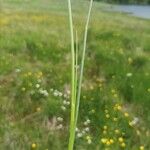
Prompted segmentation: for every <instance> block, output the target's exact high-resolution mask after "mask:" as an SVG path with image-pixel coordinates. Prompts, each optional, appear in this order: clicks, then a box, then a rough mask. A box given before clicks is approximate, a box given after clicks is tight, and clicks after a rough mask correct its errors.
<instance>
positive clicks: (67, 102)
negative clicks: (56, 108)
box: [50, 89, 70, 111]
mask: <svg viewBox="0 0 150 150" xmlns="http://www.w3.org/2000/svg"><path fill="white" fill-rule="evenodd" d="M50 91H51V92H52V94H53V96H55V97H58V98H61V99H62V105H61V106H60V107H61V109H62V110H63V111H66V109H67V107H68V106H70V91H69V90H68V91H67V92H66V93H65V94H63V93H62V92H60V91H58V90H54V89H50Z"/></svg>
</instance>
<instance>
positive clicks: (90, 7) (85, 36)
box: [75, 0, 93, 126]
mask: <svg viewBox="0 0 150 150" xmlns="http://www.w3.org/2000/svg"><path fill="white" fill-rule="evenodd" d="M92 5H93V0H91V1H90V6H89V12H88V15H87V20H86V25H85V31H84V43H83V53H82V59H81V70H80V77H79V86H78V91H77V93H78V95H77V104H76V121H75V126H76V124H77V120H78V114H79V105H80V97H81V86H82V78H83V69H84V60H85V52H86V44H87V33H88V25H89V20H90V15H91V10H92Z"/></svg>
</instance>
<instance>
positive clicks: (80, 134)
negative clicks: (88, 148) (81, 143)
mask: <svg viewBox="0 0 150 150" xmlns="http://www.w3.org/2000/svg"><path fill="white" fill-rule="evenodd" d="M90 123H91V121H90V120H89V119H86V120H85V121H84V122H83V127H82V129H78V128H76V136H77V138H79V139H80V138H85V140H86V141H87V143H88V144H91V143H92V137H91V136H90Z"/></svg>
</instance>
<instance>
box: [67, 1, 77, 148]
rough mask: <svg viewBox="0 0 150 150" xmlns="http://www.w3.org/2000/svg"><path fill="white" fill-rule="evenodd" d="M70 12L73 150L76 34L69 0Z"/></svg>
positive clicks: (72, 136)
mask: <svg viewBox="0 0 150 150" xmlns="http://www.w3.org/2000/svg"><path fill="white" fill-rule="evenodd" d="M68 10H69V23H70V35H71V57H72V58H71V116H70V117H71V118H70V137H69V145H68V150H73V147H74V140H75V110H76V109H75V105H76V104H75V102H76V96H75V86H74V85H75V52H74V33H73V21H72V9H71V1H70V0H68Z"/></svg>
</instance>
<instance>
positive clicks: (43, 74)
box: [0, 0, 150, 150]
mask: <svg viewBox="0 0 150 150" xmlns="http://www.w3.org/2000/svg"><path fill="white" fill-rule="evenodd" d="M72 2H73V3H72V10H73V12H74V14H73V18H74V27H75V29H76V30H78V37H79V38H78V45H79V50H78V55H79V56H80V57H79V58H78V62H80V61H81V56H82V48H81V47H82V46H83V45H82V43H83V40H82V39H83V35H84V26H83V24H85V19H86V18H85V17H86V13H87V11H88V7H87V6H88V4H89V2H84V1H72ZM104 7H109V6H108V5H106V4H103V3H102V4H101V3H97V2H94V4H93V12H92V16H91V24H90V28H89V34H88V38H87V53H86V61H85V69H84V72H85V73H84V79H83V84H82V93H81V101H80V113H79V118H78V125H77V127H78V130H77V132H76V137H75V149H81V150H82V149H86V150H93V149H96V150H99V149H105V148H109V149H112V150H120V149H132V150H137V149H143V147H145V149H146V150H148V149H150V144H149V143H150V140H149V139H150V138H149V136H150V131H149V129H150V126H149V124H150V118H149V116H150V111H149V108H150V103H149V94H150V80H149V74H150V67H149V66H150V62H149V61H150V60H149V58H150V57H149V50H150V44H149V39H150V36H149V35H150V21H149V20H145V19H140V18H136V17H131V16H129V15H127V14H122V13H114V12H106V11H104V10H103V8H104ZM68 29H69V25H68V11H67V1H62V0H56V1H52V0H50V1H47V0H44V1H43V0H35V1H34V0H33V1H27V0H26V1H19V0H11V1H10V0H5V1H4V0H1V14H0V34H1V37H0V52H1V55H0V98H1V99H0V122H1V124H0V149H2V150H5V149H7V150H9V149H10V150H13V149H14V150H28V149H38V150H43V149H45V150H46V149H51V150H56V149H57V150H62V149H67V146H68V139H69V121H70V115H69V114H70V89H71V87H70V65H71V64H70V58H71V55H70V32H69V30H68ZM142 146H143V147H142Z"/></svg>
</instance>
